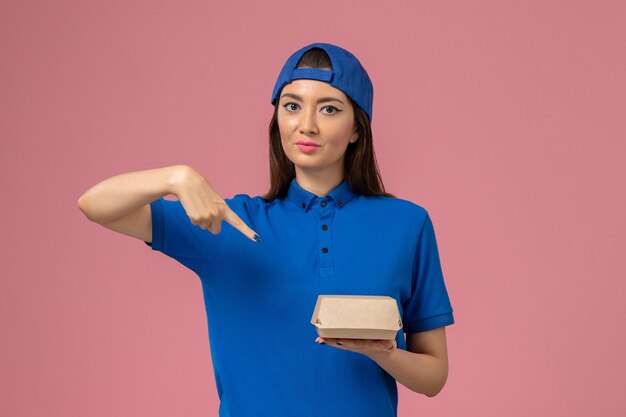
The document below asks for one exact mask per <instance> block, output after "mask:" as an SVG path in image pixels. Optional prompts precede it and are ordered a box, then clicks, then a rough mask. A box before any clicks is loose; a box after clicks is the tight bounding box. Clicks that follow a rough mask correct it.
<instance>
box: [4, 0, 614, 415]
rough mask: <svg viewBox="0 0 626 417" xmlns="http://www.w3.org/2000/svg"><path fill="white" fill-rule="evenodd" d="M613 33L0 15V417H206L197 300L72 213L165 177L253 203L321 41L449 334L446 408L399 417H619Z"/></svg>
mask: <svg viewBox="0 0 626 417" xmlns="http://www.w3.org/2000/svg"><path fill="white" fill-rule="evenodd" d="M625 16H626V7H625V6H624V2H620V1H612V2H611V1H574V2H571V1H554V0H550V1H546V0H543V1H523V2H501V1H457V2H451V1H438V2H431V1H428V2H425V1H401V2H372V1H361V2H332V3H319V4H312V3H310V2H305V3H302V2H287V1H276V0H274V1H264V2H253V1H249V2H247V3H245V4H240V3H235V2H226V1H223V2H218V1H209V2H207V1H176V2H174V1H172V2H154V1H106V2H96V1H54V2H44V1H40V2H34V1H19V2H18V1H3V3H2V13H1V14H0V45H1V49H0V53H1V58H0V59H1V63H2V64H1V65H0V103H1V108H0V140H1V142H0V162H1V164H0V166H1V168H0V169H1V170H2V175H1V176H0V182H1V183H0V185H1V186H2V191H3V194H4V197H3V198H2V204H1V210H2V216H0V227H1V230H2V234H1V236H2V238H1V239H0V250H1V263H2V264H1V269H0V274H1V279H0V332H1V336H0V340H1V342H0V415H2V416H16V417H17V416H19V417H31V416H33V417H34V416H38V417H39V416H63V417H71V416H91V417H100V416H103V417H104V416H107V417H108V416H113V415H115V416H154V417H159V416H198V417H200V416H217V409H218V396H217V392H216V389H215V383H214V380H213V373H212V370H211V359H210V355H209V344H208V340H207V336H206V317H205V313H204V306H203V299H202V292H201V285H200V281H199V279H198V278H197V277H196V275H195V274H193V273H192V272H191V271H189V270H187V269H185V268H184V267H183V266H182V265H180V264H178V263H176V262H175V261H174V260H172V259H170V258H167V257H166V256H164V255H162V254H160V253H157V252H153V251H151V250H150V248H148V247H147V246H146V245H145V244H144V243H142V242H141V241H138V240H135V239H132V238H130V237H126V236H124V235H121V234H117V233H115V232H112V231H110V230H107V229H105V228H103V227H101V226H99V225H97V224H94V223H91V222H89V221H88V220H87V219H86V218H85V217H84V215H83V214H82V213H81V212H80V211H79V210H78V208H77V205H76V201H77V199H78V197H79V196H80V195H81V194H82V193H83V192H85V191H86V190H87V189H88V188H89V187H91V186H92V185H94V184H95V183H97V182H99V181H101V180H103V179H105V178H108V177H111V176H113V175H116V174H120V173H123V172H128V171H137V170H143V169H149V168H156V167H161V166H166V165H174V164H181V163H185V164H189V165H192V166H194V167H195V168H196V169H198V170H200V171H201V172H202V173H203V174H204V175H205V176H206V177H207V178H208V179H209V180H210V181H211V183H212V185H214V187H215V188H216V189H217V190H218V191H219V192H220V193H221V195H222V196H224V197H230V196H232V195H234V194H236V193H248V194H251V195H259V194H261V193H263V192H265V190H266V187H267V186H268V184H269V179H268V178H269V177H268V172H269V171H268V161H267V146H266V141H267V132H266V131H267V126H268V123H269V119H270V116H271V114H272V106H271V105H270V103H269V100H270V96H271V91H272V87H273V85H274V82H275V80H276V76H277V75H278V71H279V70H280V68H281V66H282V64H283V62H284V60H285V59H286V58H287V57H288V55H289V54H290V53H291V52H293V51H294V50H296V49H297V48H300V47H302V46H304V45H305V44H308V43H311V42H317V41H320V42H331V43H337V44H339V45H342V46H344V47H345V48H347V49H349V50H351V51H352V52H354V53H355V54H356V55H357V57H359V59H360V60H361V62H362V63H363V65H364V66H365V68H366V69H367V70H368V72H369V73H370V76H371V78H372V80H373V83H374V91H375V100H374V110H373V113H374V121H373V130H374V139H375V146H376V152H377V158H378V162H379V164H380V169H381V173H382V176H383V179H384V182H385V185H386V187H387V190H388V191H390V192H392V193H394V194H397V195H399V196H400V197H402V198H405V199H408V200H411V201H414V202H416V203H417V204H420V205H422V206H423V207H425V208H426V209H427V210H429V213H430V214H431V216H432V218H433V222H434V224H435V229H436V233H437V237H438V243H439V248H440V253H441V259H442V264H443V270H444V276H445V279H446V283H447V286H448V291H449V294H450V297H451V301H452V304H453V308H454V310H455V318H456V324H454V325H452V326H450V327H448V328H447V338H448V350H449V356H450V374H449V378H448V382H447V385H446V387H445V388H444V390H443V391H442V392H441V393H440V394H439V395H438V396H437V397H434V398H427V397H425V396H423V395H420V394H416V393H413V392H411V391H409V390H408V389H406V388H405V387H403V386H402V385H399V391H400V401H399V403H400V405H399V415H400V416H402V417H409V416H418V415H419V416H446V417H450V416H463V417H488V416H509V417H516V416H570V417H571V416H591V415H593V416H623V415H626V403H625V401H624V395H623V380H624V375H625V371H626V361H625V359H624V352H625V351H626V337H625V334H624V330H623V329H624V319H626V314H625V313H626V310H625V308H624V303H623V297H624V293H625V291H624V290H625V285H624V278H625V277H626V274H625V272H626V271H625V269H626V268H625V267H624V254H625V249H626V247H625V244H624V232H626V230H625V229H626V228H625V225H626V221H625V220H624V214H625V213H626V195H625V193H624V188H625V187H624V182H625V181H624V180H625V179H626V172H625V171H626V169H625V164H624V157H625V156H626V152H625V151H626V142H625V137H626V122H625V120H626V118H625V117H624V116H625V115H626V94H625V93H626V77H625V74H626V53H625V51H626V49H625V48H624V39H626V29H625V27H626V18H625ZM170 198H172V197H170ZM242 337H244V336H243V335H242ZM259 343H262V341H259ZM311 343H314V342H313V341H311ZM322 412H323V409H320V413H322Z"/></svg>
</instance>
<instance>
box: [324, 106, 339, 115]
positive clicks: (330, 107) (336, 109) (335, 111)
mask: <svg viewBox="0 0 626 417" xmlns="http://www.w3.org/2000/svg"><path fill="white" fill-rule="evenodd" d="M324 108H325V109H333V110H334V112H332V113H326V114H335V113H338V112H339V109H338V108H337V107H334V106H326V107H324Z"/></svg>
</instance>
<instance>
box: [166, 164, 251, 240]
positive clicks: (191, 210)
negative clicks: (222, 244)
mask: <svg viewBox="0 0 626 417" xmlns="http://www.w3.org/2000/svg"><path fill="white" fill-rule="evenodd" d="M172 188H173V194H174V195H176V196H177V197H178V199H179V200H180V202H181V204H182V206H183V208H184V209H185V212H186V213H187V216H188V217H189V219H190V220H191V223H193V224H195V225H196V226H198V227H200V228H201V229H204V230H209V231H210V232H211V233H213V234H218V233H220V232H221V230H222V220H225V221H227V222H228V223H229V224H230V225H232V226H233V227H234V228H235V229H237V230H239V231H240V232H241V233H243V234H244V235H245V236H247V237H248V239H250V240H252V241H253V242H256V240H255V239H254V237H255V236H258V235H257V233H256V232H255V231H254V230H252V229H251V228H250V227H248V225H247V224H246V223H245V222H244V221H243V220H241V218H240V217H239V216H238V215H237V213H235V212H234V211H233V210H231V208H230V207H229V206H228V204H226V202H225V201H224V199H223V198H222V197H220V195H219V194H218V193H217V192H216V191H215V190H214V189H213V188H212V187H211V186H210V185H209V183H208V181H207V180H206V179H205V178H204V177H203V176H202V174H200V173H199V172H198V171H196V170H195V169H194V168H192V167H190V166H189V165H182V166H181V167H180V169H179V170H178V171H177V172H176V173H175V175H174V176H173V178H172ZM259 241H260V240H259Z"/></svg>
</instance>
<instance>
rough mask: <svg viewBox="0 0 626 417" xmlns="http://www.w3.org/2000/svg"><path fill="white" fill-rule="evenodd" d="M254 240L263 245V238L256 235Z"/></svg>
mask: <svg viewBox="0 0 626 417" xmlns="http://www.w3.org/2000/svg"><path fill="white" fill-rule="evenodd" d="M254 240H256V243H261V238H260V237H259V235H254Z"/></svg>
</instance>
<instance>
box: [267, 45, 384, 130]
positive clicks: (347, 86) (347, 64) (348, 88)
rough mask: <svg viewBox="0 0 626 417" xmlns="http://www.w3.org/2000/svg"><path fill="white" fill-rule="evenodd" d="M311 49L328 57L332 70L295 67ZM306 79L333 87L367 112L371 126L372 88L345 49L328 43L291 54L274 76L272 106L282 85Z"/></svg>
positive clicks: (368, 79) (358, 65)
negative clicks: (323, 52)
mask: <svg viewBox="0 0 626 417" xmlns="http://www.w3.org/2000/svg"><path fill="white" fill-rule="evenodd" d="M312 48H321V49H323V50H324V51H326V53H327V54H328V56H329V57H330V62H331V64H332V67H333V69H332V71H329V70H322V69H318V68H296V65H297V64H298V61H299V60H300V57H302V55H303V54H304V53H305V52H306V51H308V50H309V49H312ZM302 78H306V79H309V80H318V81H324V82H327V83H329V84H330V85H332V86H333V87H335V88H337V89H339V90H341V91H343V92H344V93H345V94H346V95H347V96H348V97H350V98H351V99H352V101H354V102H355V103H356V104H358V106H359V107H360V108H361V109H363V110H364V111H365V113H367V117H368V118H369V121H370V123H372V102H373V101H374V86H373V85H372V81H371V80H370V77H369V75H367V72H366V71H365V68H363V66H362V65H361V63H360V62H359V60H358V59H357V58H356V57H355V56H354V55H352V54H351V53H350V52H349V51H346V50H345V49H343V48H341V47H339V46H336V45H332V44H329V43H312V44H310V45H307V46H305V47H304V48H302V49H300V50H298V51H296V52H294V53H293V54H292V55H291V56H290V57H289V59H287V62H286V63H285V65H284V66H283V69H282V70H281V71H280V74H279V75H278V79H277V80H276V84H275V85H274V92H273V93H272V104H273V105H274V104H275V103H276V100H277V99H278V95H279V94H280V91H281V90H282V88H283V87H284V86H285V84H288V83H290V82H291V81H293V80H299V79H302Z"/></svg>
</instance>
